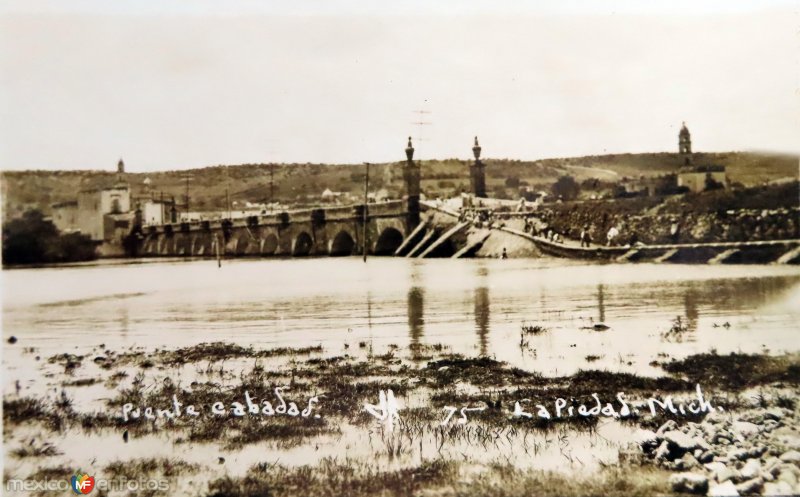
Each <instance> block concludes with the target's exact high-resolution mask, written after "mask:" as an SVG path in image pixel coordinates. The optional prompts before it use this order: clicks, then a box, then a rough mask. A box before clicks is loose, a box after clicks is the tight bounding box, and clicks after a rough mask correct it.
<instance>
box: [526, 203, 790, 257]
mask: <svg viewBox="0 0 800 497" xmlns="http://www.w3.org/2000/svg"><path fill="white" fill-rule="evenodd" d="M581 207H582V208H578V207H573V208H548V209H544V210H542V211H540V212H539V213H537V215H536V216H537V217H536V219H535V220H533V219H526V221H525V230H526V231H527V232H529V233H531V234H533V235H538V236H545V237H546V238H548V239H552V238H551V234H550V233H553V235H552V237H558V236H562V237H566V238H569V239H574V240H578V241H580V244H581V246H582V247H588V246H591V244H592V243H597V244H604V245H611V246H613V245H635V244H637V243H645V244H648V245H652V244H670V243H708V242H743V241H759V240H783V239H791V238H800V223H799V222H798V219H799V217H798V215H799V214H800V210H799V209H797V208H783V209H774V210H735V211H723V212H703V213H696V212H692V211H687V212H685V213H683V214H635V215H631V214H628V213H619V214H614V213H610V212H608V211H606V212H602V211H597V210H594V209H592V208H590V207H589V208H587V207H588V206H581Z"/></svg>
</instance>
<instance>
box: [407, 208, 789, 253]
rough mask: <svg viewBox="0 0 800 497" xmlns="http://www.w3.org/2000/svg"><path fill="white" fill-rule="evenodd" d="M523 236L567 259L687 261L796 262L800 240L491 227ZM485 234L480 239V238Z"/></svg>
mask: <svg viewBox="0 0 800 497" xmlns="http://www.w3.org/2000/svg"><path fill="white" fill-rule="evenodd" d="M423 204H424V205H425V206H426V207H427V208H428V209H435V210H437V211H439V212H442V213H444V214H448V215H450V216H453V217H458V213H457V212H456V211H454V210H452V209H448V208H446V207H441V206H437V205H436V204H434V203H432V202H425V203H423ZM494 229H496V230H500V231H504V232H506V233H510V234H513V235H517V236H520V237H523V238H526V239H528V240H530V241H531V242H533V243H534V244H535V245H536V247H537V248H538V249H539V250H540V251H541V252H542V253H544V254H547V255H551V256H555V257H564V258H569V259H599V260H608V261H616V262H637V261H641V262H687V263H708V264H722V263H776V264H797V263H800V240H796V239H790V240H758V241H748V242H710V243H689V244H657V245H635V246H613V247H607V246H602V245H596V244H594V245H592V246H590V247H581V246H580V242H579V241H578V240H570V239H567V240H564V241H563V242H553V241H551V240H548V239H547V238H544V237H540V236H533V235H531V234H530V233H526V232H524V231H521V230H518V229H514V228H510V227H506V226H500V227H496V228H491V230H494ZM488 236H490V235H486V236H484V237H483V238H482V241H484V240H485V239H486V238H487V237H488Z"/></svg>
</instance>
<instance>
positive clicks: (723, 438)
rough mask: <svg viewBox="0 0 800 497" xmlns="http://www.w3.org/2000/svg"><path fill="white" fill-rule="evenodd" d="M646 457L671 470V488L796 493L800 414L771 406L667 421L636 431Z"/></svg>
mask: <svg viewBox="0 0 800 497" xmlns="http://www.w3.org/2000/svg"><path fill="white" fill-rule="evenodd" d="M636 443H637V444H638V445H639V447H640V449H641V451H642V453H643V455H644V457H645V459H649V460H650V461H651V462H652V463H654V464H656V465H659V466H661V467H663V468H665V469H668V470H671V471H674V472H675V473H674V474H673V475H672V476H671V477H670V479H669V483H670V485H671V487H672V491H674V492H682V493H688V494H696V495H710V496H729V495H800V416H798V414H797V412H796V410H792V409H787V408H782V407H771V408H769V409H748V410H746V411H743V412H738V413H736V414H727V413H725V414H723V413H719V412H714V413H710V414H708V415H707V416H706V417H705V419H704V420H703V421H702V422H700V423H694V422H687V423H685V424H683V425H679V424H678V423H677V422H675V421H673V420H669V421H667V422H665V423H664V424H663V425H661V427H659V429H658V430H657V431H655V432H653V431H649V430H640V433H638V434H637V436H636Z"/></svg>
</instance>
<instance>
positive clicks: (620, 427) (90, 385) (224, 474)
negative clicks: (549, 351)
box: [3, 328, 800, 495]
mask: <svg viewBox="0 0 800 497" xmlns="http://www.w3.org/2000/svg"><path fill="white" fill-rule="evenodd" d="M529 329H530V330H533V328H529ZM530 333H535V332H533V331H532V332H530ZM528 335H529V333H526V332H521V333H520V343H519V347H520V348H525V347H527V346H528V343H526V342H529V341H530V339H532V337H533V335H532V334H530V336H528ZM20 346H22V347H20ZM5 353H6V354H9V353H21V354H25V356H26V357H28V359H29V360H30V361H32V362H33V363H34V364H37V365H38V369H39V370H40V372H41V374H42V378H43V381H45V382H46V383H47V385H46V386H45V387H44V388H41V387H34V386H30V387H22V388H21V389H20V390H19V391H16V392H4V400H3V403H4V409H3V411H4V442H5V447H6V448H5V450H6V459H7V464H6V468H7V469H6V477H7V478H6V479H7V480H8V479H9V478H36V477H42V475H63V476H64V477H66V476H67V475H68V474H72V472H74V471H75V470H74V468H72V467H71V465H73V464H75V463H78V461H81V460H82V459H83V457H81V456H82V455H83V454H85V453H86V448H88V447H90V446H94V445H97V444H102V445H103V446H104V447H103V449H102V450H99V451H90V452H91V453H92V455H93V459H94V462H93V463H89V462H88V461H86V460H85V459H84V460H82V461H81V462H80V465H81V466H80V467H81V468H82V469H83V470H85V471H88V472H90V474H93V475H95V476H96V477H111V476H112V475H117V476H119V475H123V474H127V475H129V476H130V477H134V476H142V474H145V475H149V476H150V477H152V478H165V479H167V480H169V482H170V484H171V485H173V487H172V490H170V492H169V493H159V492H154V493H152V494H151V495H190V494H195V495H196V494H201V495H264V494H265V492H266V493H269V494H270V495H308V494H309V493H310V494H314V495H317V494H319V495H341V494H348V495H371V494H374V492H375V491H376V487H375V485H376V483H375V482H376V481H378V479H379V478H380V479H381V488H385V492H387V493H386V495H408V494H409V493H415V492H423V493H426V494H430V495H434V494H436V495H467V494H469V495H531V494H532V495H588V494H598V493H600V494H604V495H623V494H624V495H630V494H634V495H637V494H638V495H648V494H653V493H670V492H672V491H684V490H687V489H688V487H686V485H696V486H697V485H699V486H698V487H697V488H700V487H703V488H705V489H706V490H707V488H708V487H709V486H712V487H713V485H714V484H716V483H719V484H724V483H725V482H727V481H730V482H731V484H734V485H740V486H741V485H747V486H748V487H747V488H749V489H751V490H753V491H755V490H758V491H762V490H771V489H774V488H782V489H783V488H784V487H785V485H782V484H781V483H780V482H785V483H786V484H789V483H791V476H785V475H792V474H794V470H793V469H791V468H796V467H797V464H798V462H797V461H794V460H793V459H792V457H793V455H792V453H791V451H790V450H788V447H793V445H791V444H794V443H796V442H797V441H798V440H800V438H792V437H794V436H795V434H796V433H797V430H798V427H799V426H798V420H800V417H798V416H797V414H798V413H797V407H798V406H797V405H796V402H795V399H796V398H797V394H798V393H800V359H798V356H797V355H782V356H775V357H773V356H767V355H754V354H751V355H747V354H732V355H717V354H701V355H694V356H689V357H687V358H685V359H682V360H672V359H670V358H669V357H663V358H662V360H661V361H659V364H657V365H655V367H658V368H660V369H661V370H662V374H661V375H659V376H656V377H642V376H637V375H632V374H627V373H614V372H609V371H599V370H595V369H594V368H593V363H594V362H595V360H596V359H595V358H593V357H590V356H587V357H586V358H585V362H584V366H582V369H581V370H580V371H579V372H577V373H575V374H572V375H569V376H557V377H552V376H543V375H542V374H541V373H539V372H537V371H535V369H521V368H517V367H513V366H510V365H508V364H505V363H503V362H500V361H496V360H494V359H491V358H488V357H479V356H473V357H468V356H463V355H460V354H454V353H452V352H451V351H450V350H449V349H448V347H446V346H444V345H439V344H432V345H421V344H420V345H413V346H410V347H407V348H406V347H399V346H396V345H394V346H393V345H391V344H390V345H389V346H387V347H381V348H379V349H377V348H375V346H374V344H373V343H369V342H366V341H364V342H358V343H349V342H346V341H345V342H344V343H343V344H342V348H341V349H339V350H328V349H325V348H324V347H307V348H279V349H275V348H272V349H262V348H250V347H243V346H237V345H233V344H226V343H222V342H220V343H210V344H200V345H196V346H192V347H185V348H178V349H155V350H150V351H147V350H144V349H128V350H116V351H115V350H110V349H103V348H102V347H95V348H93V349H90V350H82V349H81V348H80V347H79V348H78V349H77V350H76V351H75V352H70V353H62V354H56V355H52V356H50V357H41V356H37V351H36V350H31V349H25V348H24V344H16V345H13V346H7V350H6V352H5ZM698 383H700V384H702V388H703V391H704V392H705V395H706V398H707V399H708V400H709V401H710V402H711V403H713V405H715V406H719V407H721V408H722V409H724V412H715V413H713V414H710V415H709V414H708V413H703V414H702V415H692V414H690V413H687V414H685V415H684V414H682V413H680V412H671V411H669V409H667V410H663V409H659V412H658V413H657V415H656V416H652V415H651V414H650V413H649V412H648V411H647V409H646V408H645V407H644V406H645V404H646V402H647V399H650V398H656V399H659V400H660V401H665V400H666V398H667V397H670V398H672V399H674V402H675V404H676V405H678V404H680V403H688V402H690V401H691V399H692V398H695V397H696V386H697V384H698ZM389 390H391V391H392V395H393V396H395V397H396V399H397V400H398V411H397V417H396V418H392V417H391V416H389V417H388V418H387V419H390V420H391V423H387V419H384V420H380V419H377V418H376V417H375V416H374V415H372V414H370V413H369V411H367V410H365V405H367V404H372V405H374V406H376V410H377V412H379V413H380V412H382V411H381V409H390V408H391V404H383V405H382V404H381V403H380V401H379V398H380V393H381V392H384V393H386V392H388V391H389ZM620 392H624V393H625V399H626V400H627V401H628V403H629V404H630V406H631V413H630V414H629V415H627V416H619V417H614V416H613V415H612V416H610V417H606V416H600V415H590V416H584V415H577V414H576V415H572V416H567V415H563V416H561V417H555V416H552V415H551V417H550V418H545V417H542V416H539V415H536V414H535V415H534V416H533V417H526V416H523V415H519V407H521V406H525V410H527V411H531V412H533V413H538V411H537V410H536V409H535V408H534V407H533V406H534V405H535V404H542V405H548V406H549V405H552V404H553V403H555V402H557V400H558V399H565V402H567V404H568V405H569V406H573V407H574V408H575V409H576V410H577V409H578V408H579V405H581V404H585V405H587V406H589V407H592V406H594V405H595V403H596V402H598V403H602V404H603V405H605V404H606V403H613V404H615V405H616V406H619V403H618V395H619V393H620ZM248 399H251V400H252V401H253V403H254V404H257V405H258V406H259V408H258V413H254V412H252V410H249V408H248ZM312 399H316V400H314V401H312ZM524 399H528V401H525V400H524ZM176 402H178V403H180V408H179V411H180V414H177V415H176V411H175V409H176ZM217 403H219V404H220V405H221V406H222V407H221V410H222V412H224V414H213V413H212V410H213V408H214V406H215V405H216V404H217ZM237 403H238V404H237ZM265 403H269V404H270V408H271V411H265V407H264V406H265ZM293 403H294V405H296V406H297V411H296V412H295V414H294V415H292V414H291V413H292V412H293V409H292V404H293ZM517 403H520V405H519V406H518V405H517ZM190 405H191V406H194V407H195V409H196V410H197V411H198V413H199V414H198V415H196V416H192V415H188V414H187V408H188V406H190ZM687 405H688V404H687ZM126 406H127V407H126ZM281 406H283V409H281ZM148 407H149V408H152V411H151V416H152V419H148V418H149V416H146V415H145V411H146V409H147V408H148ZM637 407H641V411H640V412H638V413H634V412H633V410H634V409H635V408H637ZM239 408H240V409H242V413H241V415H238V414H237V411H236V410H237V409H239ZM462 408H466V409H468V410H465V411H461V409H462ZM133 409H140V416H139V417H137V418H134V417H132V416H130V414H131V412H132V410H133ZM159 410H160V411H161V412H159ZM124 411H127V414H126V416H127V417H128V419H127V420H125V417H124V415H123V412H124ZM168 411H171V412H173V416H169V415H168V414H167V412H168ZM270 412H271V413H270ZM386 412H387V413H388V412H389V411H386ZM515 412H516V413H517V414H515ZM565 412H566V407H565ZM448 415H449V416H448ZM317 416H318V417H317ZM462 418H463V419H465V421H464V422H463V423H462V422H461V421H459V420H460V419H462ZM743 423H748V424H743ZM743 430H744V431H743ZM747 430H749V431H747ZM712 431H713V434H712ZM679 433H682V434H683V435H680V434H679ZM742 434H744V435H745V436H744V437H743V436H742ZM698 437H701V438H703V440H704V443H701V442H700V441H698V440H697V438H698ZM724 439H727V440H728V443H725V442H723V440H724ZM686 440H689V442H686ZM689 445H691V447H689ZM698 449H701V451H700V452H699V453H698V452H697V450H698ZM734 451H738V452H734ZM300 454H304V455H303V456H300ZM786 454H789V455H788V456H787V455H786ZM774 458H777V459H778V461H779V462H778V463H776V462H775V461H774ZM781 458H783V460H782V459H781ZM755 459H758V460H759V464H760V466H759V467H760V468H761V469H759V471H758V472H757V474H755V476H753V474H752V472H753V468H754V467H755V463H753V462H751V461H753V460H755ZM787 459H788V460H787ZM167 461H168V462H167ZM87 463H88V464H87ZM714 463H717V464H714ZM709 465H710V466H709ZM746 465H749V466H747V467H745V466H746ZM723 466H724V467H725V468H726V469H728V470H729V471H728V473H724V472H723V469H722V467H723ZM687 471H688V472H691V473H693V474H694V473H696V476H691V477H689V476H686V475H683V476H680V477H676V476H674V475H675V474H682V473H685V472H687ZM767 473H768V474H770V475H772V476H773V479H772V480H769V481H767V479H768V478H769V477H768V476H767ZM726 476H727V478H726ZM676 478H680V479H681V480H680V482H683V483H676V482H677V481H678V480H676ZM702 478H705V479H706V485H705V486H704V485H702V484H700V483H691V482H699V481H701V480H702ZM754 478H761V480H760V485H757V484H756V483H758V481H756V482H754V481H752V480H753V479H754ZM687 482H689V483H687ZM770 483H774V485H779V486H780V487H773V486H770V485H768V484H770ZM681 485H683V486H681ZM781 485H782V486H781ZM742 488H743V487H742ZM792 488H793V489H794V487H792ZM175 489H178V490H177V491H176V490H175ZM693 491H694V489H693ZM111 495H113V494H111Z"/></svg>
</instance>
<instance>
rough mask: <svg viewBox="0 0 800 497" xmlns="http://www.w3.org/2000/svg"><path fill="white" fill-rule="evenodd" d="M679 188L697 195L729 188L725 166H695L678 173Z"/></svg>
mask: <svg viewBox="0 0 800 497" xmlns="http://www.w3.org/2000/svg"><path fill="white" fill-rule="evenodd" d="M678 187H686V188H688V189H689V191H690V192H693V193H697V192H702V191H705V190H713V189H715V188H728V187H729V183H728V174H727V173H726V171H725V166H695V167H693V168H691V169H688V170H685V171H681V172H679V173H678Z"/></svg>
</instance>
